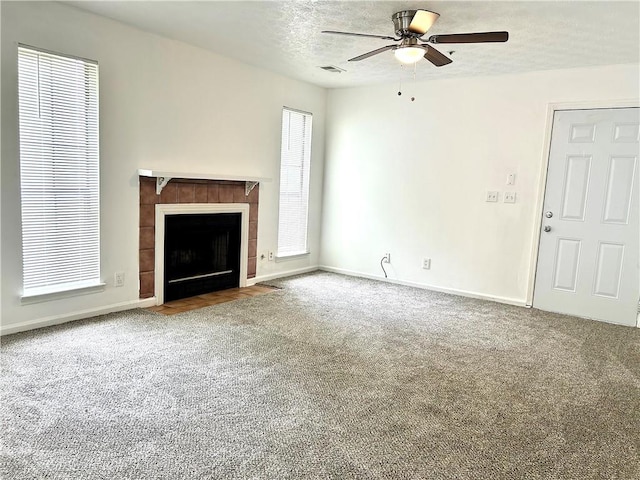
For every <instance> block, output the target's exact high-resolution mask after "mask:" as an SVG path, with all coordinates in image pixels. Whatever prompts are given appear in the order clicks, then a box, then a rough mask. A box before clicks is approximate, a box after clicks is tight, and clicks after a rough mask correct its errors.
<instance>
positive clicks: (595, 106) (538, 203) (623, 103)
mask: <svg viewBox="0 0 640 480" xmlns="http://www.w3.org/2000/svg"><path fill="white" fill-rule="evenodd" d="M609 108H640V100H638V99H628V100H597V101H584V102H558V103H548V104H547V118H546V124H545V131H544V140H543V141H544V143H543V149H542V155H543V157H542V162H540V165H541V166H540V181H539V182H538V191H537V192H536V196H535V199H534V204H535V209H534V213H535V218H534V228H533V232H532V235H533V238H532V242H531V245H532V248H531V257H530V259H529V282H528V286H527V300H526V306H527V307H529V308H531V307H533V290H534V288H535V282H536V273H537V270H538V252H539V249H540V229H541V228H542V212H543V210H544V194H545V191H546V188H547V171H548V169H549V154H550V153H551V130H552V128H553V116H554V114H555V112H557V111H560V110H599V109H609ZM636 326H637V327H638V328H640V318H639V319H638V320H637V321H636Z"/></svg>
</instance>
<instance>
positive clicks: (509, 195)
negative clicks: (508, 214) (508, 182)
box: [504, 192, 516, 203]
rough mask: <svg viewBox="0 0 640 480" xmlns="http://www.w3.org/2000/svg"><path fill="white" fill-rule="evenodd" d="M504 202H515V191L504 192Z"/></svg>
mask: <svg viewBox="0 0 640 480" xmlns="http://www.w3.org/2000/svg"><path fill="white" fill-rule="evenodd" d="M504 203H516V192H504Z"/></svg>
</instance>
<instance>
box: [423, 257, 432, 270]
mask: <svg viewBox="0 0 640 480" xmlns="http://www.w3.org/2000/svg"><path fill="white" fill-rule="evenodd" d="M422 268H424V269H425V270H429V269H430V268H431V259H430V258H423V259H422Z"/></svg>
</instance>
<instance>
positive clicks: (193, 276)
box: [164, 213, 241, 302]
mask: <svg viewBox="0 0 640 480" xmlns="http://www.w3.org/2000/svg"><path fill="white" fill-rule="evenodd" d="M240 220H241V214H240V213H216V214H188V215H167V216H166V217H165V239H164V247H165V250H164V300H165V302H169V301H171V300H177V299H179V298H186V297H192V296H195V295H201V294H203V293H209V292H213V291H216V290H223V289H226V288H233V287H237V286H239V285H240Z"/></svg>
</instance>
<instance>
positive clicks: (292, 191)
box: [278, 108, 313, 257]
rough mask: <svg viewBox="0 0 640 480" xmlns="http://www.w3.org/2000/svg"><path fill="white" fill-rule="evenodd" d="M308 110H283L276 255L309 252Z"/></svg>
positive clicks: (309, 129)
mask: <svg viewBox="0 0 640 480" xmlns="http://www.w3.org/2000/svg"><path fill="white" fill-rule="evenodd" d="M312 118H313V117H312V115H311V114H310V113H304V112H298V111H295V110H290V109H288V108H284V109H283V110H282V148H281V154H280V207H279V215H278V256H279V257H289V256H293V255H301V254H304V253H308V248H307V220H308V217H309V166H310V163H311V120H312Z"/></svg>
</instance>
